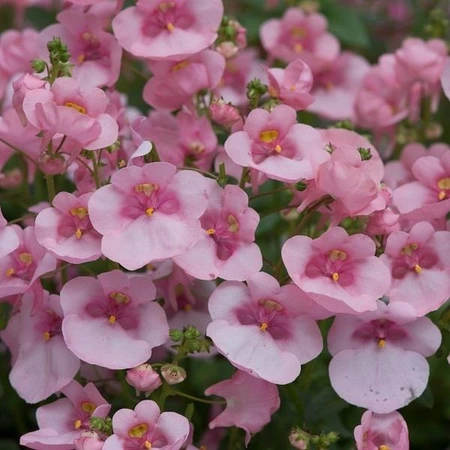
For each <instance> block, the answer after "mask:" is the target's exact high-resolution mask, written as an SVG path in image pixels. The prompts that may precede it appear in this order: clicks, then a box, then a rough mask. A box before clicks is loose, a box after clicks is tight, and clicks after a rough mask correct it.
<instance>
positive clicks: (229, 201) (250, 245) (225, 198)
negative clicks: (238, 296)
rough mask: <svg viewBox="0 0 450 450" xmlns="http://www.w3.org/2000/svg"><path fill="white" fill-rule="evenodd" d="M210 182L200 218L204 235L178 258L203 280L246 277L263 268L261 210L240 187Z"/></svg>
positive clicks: (187, 268) (182, 266) (241, 279)
mask: <svg viewBox="0 0 450 450" xmlns="http://www.w3.org/2000/svg"><path fill="white" fill-rule="evenodd" d="M206 182H207V183H208V187H209V194H208V197H209V199H208V206H207V208H206V211H205V212H204V214H203V216H202V217H200V222H201V225H202V236H201V238H200V239H199V241H198V242H197V243H196V244H195V245H194V247H193V248H192V249H190V250H188V251H187V252H186V253H184V254H182V255H180V256H176V257H175V258H174V261H175V263H176V264H177V265H179V266H180V267H181V268H182V269H183V270H185V271H186V272H187V273H188V274H189V275H191V276H193V277H195V278H199V279H201V280H210V279H215V278H217V277H220V278H223V279H225V280H238V281H243V280H246V279H248V278H249V277H250V276H252V275H253V274H255V273H257V272H259V270H260V269H261V267H262V255H261V250H260V249H259V247H258V246H257V245H256V244H255V242H254V241H255V231H256V228H257V226H258V223H259V216H258V213H257V212H256V211H255V210H253V209H251V208H249V207H248V196H247V194H246V193H245V192H244V191H243V190H242V189H241V188H239V187H238V186H231V185H227V186H225V188H224V189H222V188H221V187H220V186H219V185H218V184H217V183H216V182H215V181H214V180H206Z"/></svg>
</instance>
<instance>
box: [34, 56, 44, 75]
mask: <svg viewBox="0 0 450 450" xmlns="http://www.w3.org/2000/svg"><path fill="white" fill-rule="evenodd" d="M31 67H32V68H33V70H34V71H35V72H36V73H42V72H43V71H44V70H45V61H43V60H42V59H35V60H34V61H31Z"/></svg>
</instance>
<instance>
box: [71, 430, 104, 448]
mask: <svg viewBox="0 0 450 450" xmlns="http://www.w3.org/2000/svg"><path fill="white" fill-rule="evenodd" d="M73 444H74V445H75V449H76V450H101V449H102V448H103V445H104V444H105V442H104V441H102V440H101V439H100V436H99V435H98V434H97V433H96V432H95V431H83V433H82V434H81V436H80V437H79V438H77V439H74V440H73Z"/></svg>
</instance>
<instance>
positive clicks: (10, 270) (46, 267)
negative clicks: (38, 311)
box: [0, 225, 56, 298]
mask: <svg viewBox="0 0 450 450" xmlns="http://www.w3.org/2000/svg"><path fill="white" fill-rule="evenodd" d="M11 229H12V230H14V232H15V233H16V235H17V237H18V239H19V246H18V247H17V248H16V250H14V251H12V252H10V253H9V254H7V255H6V256H4V257H3V258H2V259H0V298H4V297H7V296H9V295H15V294H23V293H25V292H27V291H28V290H29V289H33V287H37V286H38V285H40V281H39V278H40V277H41V276H42V275H44V274H45V273H47V272H51V271H52V270H55V269H56V259H55V258H54V257H53V256H52V255H50V254H49V253H48V252H47V251H46V250H45V249H44V248H43V247H41V246H40V245H39V243H38V242H37V240H36V235H35V230H34V227H32V226H30V227H27V228H25V229H24V230H23V229H22V228H20V227H18V226H17V225H13V226H11Z"/></svg>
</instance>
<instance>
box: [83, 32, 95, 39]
mask: <svg viewBox="0 0 450 450" xmlns="http://www.w3.org/2000/svg"><path fill="white" fill-rule="evenodd" d="M81 37H82V38H83V39H84V40H85V41H92V40H93V39H94V35H93V34H92V33H90V32H89V31H85V32H84V33H83V34H82V35H81Z"/></svg>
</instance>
